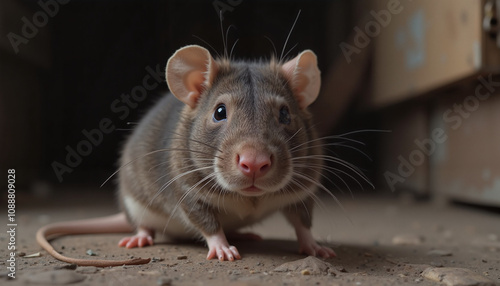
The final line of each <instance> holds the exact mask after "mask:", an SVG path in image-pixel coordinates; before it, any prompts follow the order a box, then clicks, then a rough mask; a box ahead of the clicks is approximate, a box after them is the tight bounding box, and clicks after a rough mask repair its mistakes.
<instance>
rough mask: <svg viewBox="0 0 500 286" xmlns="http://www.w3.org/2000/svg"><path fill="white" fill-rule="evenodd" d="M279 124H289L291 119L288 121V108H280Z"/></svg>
mask: <svg viewBox="0 0 500 286" xmlns="http://www.w3.org/2000/svg"><path fill="white" fill-rule="evenodd" d="M279 121H280V123H281V124H286V125H288V124H290V122H291V119H290V111H288V107H286V106H282V107H281V108H280V119H279Z"/></svg>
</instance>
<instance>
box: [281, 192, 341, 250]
mask: <svg viewBox="0 0 500 286" xmlns="http://www.w3.org/2000/svg"><path fill="white" fill-rule="evenodd" d="M312 206H313V202H312V201H311V200H307V201H305V202H304V203H298V204H297V205H295V206H292V207H290V208H286V209H285V210H283V213H284V214H285V217H286V218H287V220H288V221H289V222H290V223H291V224H292V226H293V227H294V228H295V234H296V235H297V241H298V242H299V253H303V254H307V255H312V256H321V257H323V258H329V257H335V256H337V255H336V254H335V251H333V249H331V248H330V247H326V246H321V245H319V244H318V243H317V242H316V240H315V239H314V237H313V235H312V233H311V225H312V223H311V220H312V217H311V214H312Z"/></svg>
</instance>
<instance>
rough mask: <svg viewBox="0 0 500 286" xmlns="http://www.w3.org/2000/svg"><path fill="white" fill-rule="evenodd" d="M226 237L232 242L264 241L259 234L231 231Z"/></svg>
mask: <svg viewBox="0 0 500 286" xmlns="http://www.w3.org/2000/svg"><path fill="white" fill-rule="evenodd" d="M226 237H228V238H229V239H231V240H242V241H259V240H262V237H261V236H260V235H258V234H255V233H253V232H238V231H231V232H228V233H227V235H226Z"/></svg>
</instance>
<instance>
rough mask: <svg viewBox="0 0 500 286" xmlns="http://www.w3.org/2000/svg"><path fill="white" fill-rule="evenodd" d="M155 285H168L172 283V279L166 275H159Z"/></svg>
mask: <svg viewBox="0 0 500 286" xmlns="http://www.w3.org/2000/svg"><path fill="white" fill-rule="evenodd" d="M156 285H159V286H170V285H172V279H170V278H168V277H160V278H158V280H156Z"/></svg>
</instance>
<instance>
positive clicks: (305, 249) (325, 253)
mask: <svg viewBox="0 0 500 286" xmlns="http://www.w3.org/2000/svg"><path fill="white" fill-rule="evenodd" d="M299 253H303V254H307V255H312V256H321V257H323V258H331V257H336V256H337V254H335V251H333V249H331V248H330V247H326V246H321V245H319V244H317V243H316V242H313V243H310V244H307V245H301V246H300V249H299Z"/></svg>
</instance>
